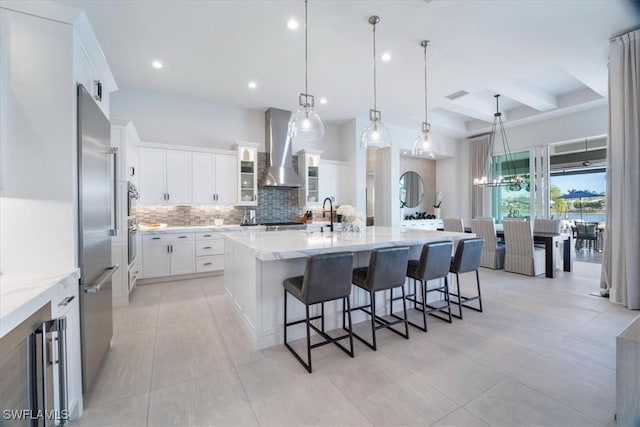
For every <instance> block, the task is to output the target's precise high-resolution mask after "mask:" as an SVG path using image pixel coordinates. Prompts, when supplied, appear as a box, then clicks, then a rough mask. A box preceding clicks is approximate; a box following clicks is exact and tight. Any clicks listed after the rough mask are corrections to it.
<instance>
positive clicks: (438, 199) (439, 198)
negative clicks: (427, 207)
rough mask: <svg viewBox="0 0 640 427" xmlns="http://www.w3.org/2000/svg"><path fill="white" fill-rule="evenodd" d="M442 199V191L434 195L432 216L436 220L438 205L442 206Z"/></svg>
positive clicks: (438, 214)
mask: <svg viewBox="0 0 640 427" xmlns="http://www.w3.org/2000/svg"><path fill="white" fill-rule="evenodd" d="M442 199H443V195H442V191H438V192H437V193H436V197H435V203H434V204H433V215H434V216H435V217H436V219H440V214H441V212H440V205H442Z"/></svg>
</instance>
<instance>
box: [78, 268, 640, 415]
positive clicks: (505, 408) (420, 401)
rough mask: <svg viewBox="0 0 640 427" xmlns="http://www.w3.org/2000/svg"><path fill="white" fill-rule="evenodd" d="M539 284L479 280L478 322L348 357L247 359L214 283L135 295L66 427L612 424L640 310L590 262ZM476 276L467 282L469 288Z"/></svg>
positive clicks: (469, 317)
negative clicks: (622, 361) (627, 342)
mask: <svg viewBox="0 0 640 427" xmlns="http://www.w3.org/2000/svg"><path fill="white" fill-rule="evenodd" d="M574 270H575V271H574V272H573V273H560V277H559V278H557V279H555V280H549V279H546V278H544V277H539V278H529V277H524V276H520V275H516V274H510V273H504V272H502V271H500V272H496V271H492V270H485V269H483V270H482V271H481V273H480V274H481V281H482V291H483V297H484V306H485V312H484V313H476V312H473V311H469V310H465V312H464V320H457V319H456V320H455V321H454V323H453V324H451V325H450V324H447V323H445V322H441V321H439V320H437V319H431V318H430V319H429V332H428V333H426V334H425V333H423V332H421V331H418V330H417V329H411V331H410V332H411V339H410V340H408V341H407V340H404V339H403V338H400V337H399V336H397V335H395V334H393V333H391V332H388V331H381V332H380V333H379V335H378V339H379V341H378V343H379V344H378V345H379V347H378V348H379V349H378V351H377V352H373V351H371V350H369V349H368V348H366V347H364V346H363V345H360V344H357V347H356V357H355V359H350V358H349V357H347V356H346V355H345V354H344V353H342V352H341V351H340V350H338V349H337V348H335V347H334V346H324V347H321V348H319V349H317V350H314V353H313V356H314V359H313V360H314V372H313V374H311V375H309V374H308V373H306V371H305V370H304V369H303V368H302V367H301V366H300V365H299V364H298V362H297V361H296V360H295V359H294V358H293V357H292V356H291V355H290V354H289V353H288V352H287V350H286V349H285V348H284V347H283V346H278V347H274V348H270V349H267V350H262V351H253V350H251V347H250V345H249V341H248V340H247V337H246V335H245V333H244V331H243V329H242V328H241V327H240V325H239V323H238V321H237V320H236V318H235V315H234V313H233V312H232V309H231V306H230V305H228V303H227V301H226V299H225V295H224V284H223V278H222V277H210V278H205V279H197V280H187V281H180V282H171V283H163V284H155V285H146V286H139V287H138V288H137V289H136V290H135V291H134V293H133V295H132V301H131V303H130V305H129V306H127V307H126V308H122V309H118V310H117V311H116V312H115V315H114V337H113V347H112V350H111V353H110V356H109V358H108V360H107V362H106V365H105V367H104V370H103V372H102V373H101V375H100V378H99V380H98V382H97V384H96V388H95V391H94V392H93V395H92V396H91V397H90V398H89V400H88V401H87V402H85V413H84V416H83V417H82V419H81V420H79V421H77V422H75V423H74V425H75V426H89V425H113V426H125V425H131V426H144V425H151V426H155V425H180V426H186V425H194V426H204V425H256V424H260V425H277V426H281V425H310V424H311V425H326V426H329V425H332V426H333V425H437V426H472V425H483V426H486V425H509V426H514V425H531V426H533V425H557V426H591V425H611V426H612V425H615V422H614V419H613V415H614V412H615V336H616V335H617V334H618V332H619V331H620V330H621V329H623V328H624V326H625V325H627V324H628V323H629V322H630V321H631V320H632V319H633V318H634V317H635V316H637V315H638V312H633V311H629V310H626V309H624V308H622V307H620V306H616V305H614V304H611V303H609V302H608V300H606V299H604V298H598V297H593V296H589V295H588V292H590V291H593V290H596V289H597V288H598V278H599V271H600V266H599V265H596V264H588V263H581V262H576V263H575V269H574ZM472 280H473V275H469V277H468V278H465V279H464V285H465V286H466V285H469V284H471V283H473V282H472Z"/></svg>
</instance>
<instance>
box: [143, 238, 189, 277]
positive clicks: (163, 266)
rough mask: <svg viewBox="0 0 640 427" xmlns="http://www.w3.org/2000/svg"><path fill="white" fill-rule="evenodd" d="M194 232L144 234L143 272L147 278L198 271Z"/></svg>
mask: <svg viewBox="0 0 640 427" xmlns="http://www.w3.org/2000/svg"><path fill="white" fill-rule="evenodd" d="M195 253H196V251H195V241H194V233H171V234H149V235H144V236H142V272H143V276H144V277H145V278H151V277H162V276H172V275H175V274H189V273H194V272H195V271H196V266H195Z"/></svg>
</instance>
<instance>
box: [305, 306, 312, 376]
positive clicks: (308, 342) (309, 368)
mask: <svg viewBox="0 0 640 427" xmlns="http://www.w3.org/2000/svg"><path fill="white" fill-rule="evenodd" d="M305 309H306V312H307V321H306V325H307V360H308V366H307V370H308V371H309V373H311V330H310V328H309V322H310V320H309V306H308V305H306V306H305Z"/></svg>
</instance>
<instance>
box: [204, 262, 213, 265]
mask: <svg viewBox="0 0 640 427" xmlns="http://www.w3.org/2000/svg"><path fill="white" fill-rule="evenodd" d="M202 265H211V263H210V262H205V263H204V264H202Z"/></svg>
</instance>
